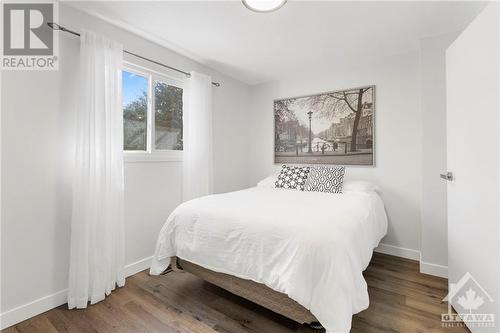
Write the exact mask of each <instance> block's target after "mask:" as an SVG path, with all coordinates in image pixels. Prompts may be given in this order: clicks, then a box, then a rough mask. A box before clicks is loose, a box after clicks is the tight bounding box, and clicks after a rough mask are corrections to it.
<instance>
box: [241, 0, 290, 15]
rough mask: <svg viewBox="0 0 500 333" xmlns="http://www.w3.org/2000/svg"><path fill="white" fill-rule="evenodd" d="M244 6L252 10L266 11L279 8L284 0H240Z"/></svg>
mask: <svg viewBox="0 0 500 333" xmlns="http://www.w3.org/2000/svg"><path fill="white" fill-rule="evenodd" d="M241 1H242V2H243V4H244V5H245V7H247V8H248V9H250V10H253V11H254V12H259V13H268V12H272V11H275V10H277V9H280V8H281V7H282V6H283V5H284V4H285V2H286V0H241Z"/></svg>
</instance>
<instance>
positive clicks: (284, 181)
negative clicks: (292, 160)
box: [274, 165, 310, 191]
mask: <svg viewBox="0 0 500 333" xmlns="http://www.w3.org/2000/svg"><path fill="white" fill-rule="evenodd" d="M309 169H310V168H309V167H297V166H286V165H283V167H282V168H281V171H280V174H279V175H278V180H277V181H276V182H275V183H274V185H275V186H276V187H277V188H287V189H293V190H300V191H304V186H305V185H306V180H307V176H308V175H309Z"/></svg>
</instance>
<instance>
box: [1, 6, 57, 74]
mask: <svg viewBox="0 0 500 333" xmlns="http://www.w3.org/2000/svg"><path fill="white" fill-rule="evenodd" d="M57 9H58V8H57V3H56V2H46V1H45V2H30V3H25V2H5V1H2V19H3V24H2V29H3V33H2V43H1V45H2V59H1V68H2V69H3V70H56V69H58V61H57V60H58V53H59V47H58V46H59V43H58V35H57V34H56V33H55V32H54V31H53V30H52V29H51V28H50V27H49V25H48V23H50V22H55V20H56V18H57Z"/></svg>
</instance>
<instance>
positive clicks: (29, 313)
mask: <svg viewBox="0 0 500 333" xmlns="http://www.w3.org/2000/svg"><path fill="white" fill-rule="evenodd" d="M152 258H153V257H152V256H151V257H147V258H144V259H141V260H139V261H136V262H134V263H131V264H128V265H126V266H125V277H129V276H131V275H134V274H137V273H139V272H141V271H143V270H145V269H148V268H149V267H150V266H151V260H152ZM67 295H68V290H67V289H64V290H61V291H58V292H56V293H54V294H52V295H48V296H45V297H42V298H39V299H37V300H34V301H32V302H29V303H27V304H23V305H21V306H18V307H16V308H13V309H10V310H7V311H5V312H3V313H1V314H0V329H2V330H3V329H5V328H7V327H10V326H12V325H15V324H17V323H20V322H22V321H23V320H26V319H29V318H31V317H34V316H36V315H39V314H40V313H43V312H45V311H48V310H50V309H53V308H56V307H58V306H60V305H63V304H64V303H66V302H67Z"/></svg>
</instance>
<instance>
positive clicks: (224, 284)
mask: <svg viewBox="0 0 500 333" xmlns="http://www.w3.org/2000/svg"><path fill="white" fill-rule="evenodd" d="M170 265H171V268H172V270H173V271H177V272H179V271H186V272H189V273H191V274H193V275H196V276H198V277H199V278H201V279H203V280H205V281H207V282H210V283H212V284H215V285H216V286H218V287H221V288H223V289H226V290H227V291H229V292H231V293H233V294H235V295H238V296H241V297H243V298H246V299H248V300H250V301H252V302H254V303H256V304H259V305H261V306H263V307H265V308H267V309H269V310H271V311H273V312H276V313H278V314H280V315H282V316H285V317H287V318H290V319H292V320H294V321H296V322H298V323H300V324H310V325H311V326H312V327H315V328H316V327H318V328H319V326H320V324H319V322H318V319H316V317H314V315H313V314H312V313H311V312H310V311H309V310H307V309H306V308H304V307H303V306H302V305H300V304H299V303H297V302H296V301H294V300H293V299H291V298H290V297H288V296H287V295H286V294H283V293H280V292H278V291H275V290H273V289H271V288H269V287H268V286H266V285H264V284H261V283H257V282H254V281H251V280H245V279H241V278H238V277H236V276H233V275H229V274H224V273H218V272H214V271H211V270H209V269H206V268H204V267H201V266H198V265H196V264H193V263H191V262H189V261H186V260H183V259H181V258H177V257H172V258H171V261H170Z"/></svg>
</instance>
